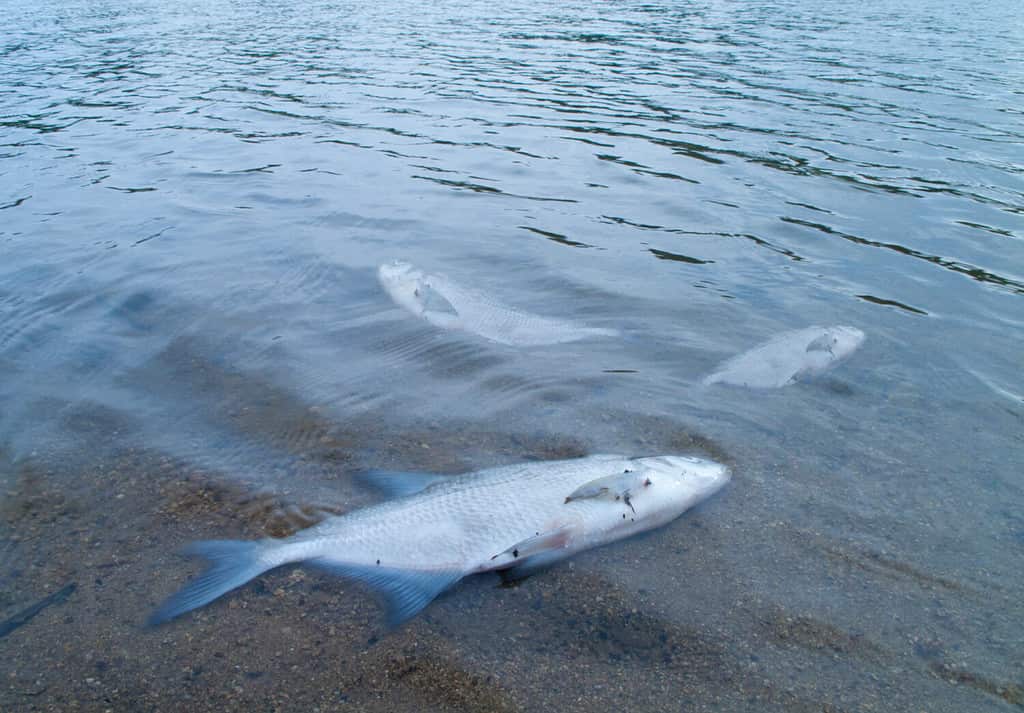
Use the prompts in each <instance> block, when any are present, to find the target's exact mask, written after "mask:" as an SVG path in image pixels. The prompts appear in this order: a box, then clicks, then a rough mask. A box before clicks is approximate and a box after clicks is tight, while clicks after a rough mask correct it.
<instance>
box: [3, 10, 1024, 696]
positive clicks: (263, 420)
mask: <svg viewBox="0 0 1024 713" xmlns="http://www.w3.org/2000/svg"><path fill="white" fill-rule="evenodd" d="M5 11H6V13H5V19H6V23H5V27H6V30H5V33H4V35H3V37H0V86H2V87H3V89H4V91H3V92H2V93H0V176H2V180H0V256H2V259H0V403H2V404H3V406H2V407H0V462H2V463H3V466H4V467H3V468H0V485H2V488H3V489H2V490H0V522H2V523H3V525H2V526H0V584H2V585H3V586H0V631H4V632H6V633H5V634H4V635H3V636H2V645H3V646H5V647H6V648H5V652H8V653H7V655H6V656H5V657H4V659H5V661H7V662H8V663H7V665H6V666H5V667H4V680H5V681H8V684H5V685H6V686H7V687H6V688H3V689H2V690H0V708H4V709H7V708H11V709H22V708H25V707H31V706H33V705H36V706H38V707H40V708H53V709H61V708H68V707H71V706H72V705H79V706H80V707H86V708H94V709H100V708H104V707H112V708H115V709H117V708H119V707H121V708H123V707H126V706H128V705H140V706H141V705H143V703H140V702H143V701H149V702H152V705H157V706H158V707H159V706H160V705H162V706H164V707H165V706H166V701H167V700H171V697H173V700H178V701H180V702H182V705H192V704H194V703H195V701H196V700H203V701H209V704H208V705H209V706H211V707H212V709H216V710H225V709H242V710H244V709H249V708H251V707H252V704H253V701H260V702H261V705H262V704H263V703H265V702H266V701H272V705H275V706H277V707H278V708H280V709H296V710H300V709H301V710H309V709H311V708H313V707H315V706H320V707H322V708H327V709H334V708H338V707H339V706H342V705H344V704H348V705H350V706H353V707H355V708H362V709H376V708H381V709H385V708H386V709H387V710H390V711H394V710H404V709H409V710H422V708H423V707H424V706H427V707H437V708H449V709H458V710H481V709H487V710H537V709H559V710H573V709H578V710H594V709H604V708H609V707H611V706H613V705H617V704H618V703H619V702H621V700H622V699H623V697H624V696H627V695H628V696H629V700H630V701H631V707H633V708H637V709H641V710H662V709H663V708H664V701H665V700H669V699H671V700H679V701H680V705H681V706H683V707H692V708H694V709H720V710H744V709H746V710H758V711H761V710H821V709H822V708H832V709H844V710H869V709H871V708H872V707H876V708H887V707H889V708H896V707H898V708H901V709H904V708H906V709H909V708H910V707H911V706H915V707H921V706H924V707H926V708H928V709H929V710H950V711H960V710H1005V709H1007V706H1010V707H1019V706H1021V705H1024V693H1022V690H1024V689H1022V682H1024V669H1022V668H1021V663H1020V662H1021V657H1020V655H1019V649H1020V645H1019V644H1020V642H1019V634H1018V631H1017V630H1018V628H1019V627H1018V625H1017V623H1018V622H1019V621H1020V618H1021V615H1022V614H1024V612H1022V611H1021V604H1020V602H1021V601H1024V598H1022V597H1021V594H1022V585H1024V582H1022V580H1021V577H1020V572H1021V571H1024V562H1022V558H1024V548H1022V543H1024V520H1022V518H1021V516H1020V515H1019V512H1020V510H1021V501H1022V498H1024V491H1022V489H1021V487H1020V484H1019V483H1018V482H1017V479H1016V477H1015V476H1016V473H1017V471H1019V467H1018V466H1019V463H1020V460H1021V440H1020V435H1019V434H1020V432H1021V430H1020V429H1021V423H1022V420H1024V407H1022V405H1021V399H1020V394H1024V383H1022V381H1021V372H1020V361H1021V360H1020V355H1021V354H1022V353H1024V338H1022V337H1024V322H1022V320H1021V318H1020V306H1019V302H1020V300H1021V295H1022V293H1024V232H1022V229H1021V225H1022V223H1021V215H1022V212H1024V209H1022V206H1024V171H1022V170H1021V168H1020V167H1021V166H1022V165H1024V148H1022V147H1024V112H1022V111H1021V109H1020V104H1021V98H1022V95H1021V90H1020V87H1021V86H1024V70H1022V67H1024V63H1022V62H1021V57H1020V52H1019V47H1021V46H1024V44H1022V41H1024V30H1022V26H1021V24H1020V22H1019V21H1018V20H1017V14H1018V12H1017V7H1016V6H1015V5H1014V3H1011V2H1006V1H998V2H994V3H989V4H987V5H985V6H984V7H978V8H972V11H971V12H970V13H966V14H965V13H960V12H958V11H956V10H954V9H952V8H950V7H947V6H946V5H944V4H941V3H937V2H931V1H930V0H926V1H925V2H921V3H912V4H907V3H900V2H896V0H880V1H879V2H876V3H873V4H869V5H857V6H848V7H847V6H842V7H840V6H828V7H822V6H820V4H813V3H806V2H776V3H749V2H744V3H738V2H731V1H726V2H693V3H686V4H682V5H680V4H677V3H668V2H660V3H659V2H627V3H616V4H607V3H596V2H590V1H589V0H588V1H584V0H574V1H573V2H569V3H563V4H559V5H558V6H557V7H552V6H548V5H541V4H536V3H526V4H523V3H521V2H520V3H508V2H499V3H487V4H484V3H472V2H471V3H451V2H440V3H429V4H426V5H416V6H415V7H413V6H412V5H410V4H408V3H404V2H384V3H376V4H366V3H358V2H348V3H337V2H316V1H310V2H299V3H268V2H263V1H262V0H244V1H242V2H236V3H231V4H222V3H210V2H206V1H205V0H196V1H194V2H187V3H178V4H171V5H168V4H166V3H156V2H147V1H144V2H141V3H135V4H127V5H126V4H123V3H112V2H101V3H98V4H97V3H84V2H73V3H71V4H68V3H64V4H61V5H57V4H54V3H50V2H45V1H44V2H42V3H26V2H22V1H20V0H16V1H15V2H13V3H8V5H7V6H6V7H5ZM393 260H406V261H408V262H411V263H412V264H415V265H416V266H418V267H420V268H422V269H423V270H424V271H425V272H427V273H430V274H440V275H445V276H447V277H448V278H450V280H451V281H452V283H453V284H457V285H464V286H467V287H470V288H475V289H477V290H481V291H484V292H485V293H486V294H487V295H488V297H489V298H491V299H493V300H494V302H495V303H496V304H500V305H510V306H515V308H516V309H517V310H522V312H523V313H527V314H533V315H545V316H550V317H554V318H557V319H559V320H565V321H566V322H570V323H573V324H579V325H586V326H588V327H592V328H596V329H599V330H601V331H602V334H601V335H600V338H595V339H587V340H584V341H579V342H573V343H565V344H551V345H532V346H526V347H523V346H522V345H520V346H518V347H517V346H515V345H509V344H501V343H496V342H495V341H494V340H487V339H482V338H480V336H479V334H478V333H474V332H473V330H462V331H450V330H445V329H438V328H436V327H435V326H434V325H432V324H429V323H427V322H424V321H422V320H418V319H416V318H414V317H413V316H411V315H409V314H408V313H407V312H405V311H404V310H402V309H401V308H399V307H398V306H396V305H395V304H394V303H393V302H392V301H391V300H390V299H389V297H388V296H387V294H385V292H384V291H383V290H382V289H381V287H380V285H379V284H378V282H377V279H376V269H377V267H378V266H379V265H381V264H385V263H388V262H390V261H393ZM813 324H849V325H853V326H855V327H857V328H858V329H861V330H863V331H864V332H865V334H866V335H867V337H868V338H867V340H866V342H865V344H864V346H863V347H862V348H861V349H860V350H859V351H858V352H857V353H856V354H855V355H853V356H852V357H851V358H850V359H849V360H847V361H846V362H844V363H843V364H841V365H839V366H838V367H836V369H835V370H834V371H831V372H830V373H829V375H828V377H827V378H824V379H820V380H818V381H815V382H811V383H806V384H803V383H802V384H796V385H794V386H791V387H788V388H787V389H783V390H779V391H772V392H765V393H756V394H755V393H751V392H749V391H746V390H744V389H726V388H722V389H716V390H714V391H708V390H705V389H702V388H700V386H699V384H698V382H699V380H700V378H701V377H702V376H704V375H706V374H708V373H710V372H711V371H712V370H713V369H714V368H715V366H716V365H717V364H719V363H721V362H722V361H724V360H725V359H727V358H729V357H731V356H734V355H736V354H738V353H740V352H742V351H743V350H745V349H747V348H748V347H750V346H751V345H754V344H758V343H761V342H764V341H766V340H768V339H769V338H771V337H772V336H773V335H776V334H779V333H781V332H785V331H788V330H794V329H800V328H804V327H807V326H809V325H813ZM600 451H604V452H609V451H610V452H628V453H634V454H638V455H640V454H649V453H656V452H680V451H693V452H698V453H704V454H706V455H710V456H712V457H716V458H719V459H724V460H727V461H728V462H730V464H731V465H732V467H733V470H734V472H735V478H734V482H733V484H732V485H731V486H730V488H729V489H728V490H727V491H726V492H725V493H723V496H722V497H721V498H719V499H718V500H717V501H716V502H714V503H710V504H709V505H708V506H707V508H706V509H704V510H702V511H700V512H697V513H694V514H692V515H690V516H687V517H685V518H683V519H682V520H681V521H680V522H678V523H676V524H675V525H673V526H671V527H670V528H667V529H665V530H663V531H661V532H657V533H654V534H652V535H650V536H648V537H644V538H640V539H637V540H633V541H630V542H628V543H624V544H622V545H619V546H615V547H612V548H607V549H605V550H600V551H597V552H593V553H589V554H587V555H585V556H583V557H581V558H579V560H578V561H575V562H573V563H572V566H571V567H570V566H563V567H559V568H556V569H555V570H553V571H551V572H548V573H545V574H544V575H541V576H538V577H534V578H531V579H529V580H527V581H526V582H524V583H522V584H520V585H519V586H518V587H515V588H509V589H496V588H494V587H493V586H492V585H493V582H489V581H488V580H482V581H470V582H467V583H465V584H464V585H462V586H460V587H459V588H457V589H456V590H455V591H454V592H452V593H451V594H450V595H449V596H447V597H444V598H442V599H441V600H440V601H439V602H437V603H436V605H435V606H434V607H433V608H432V609H431V610H429V611H428V612H426V615H425V616H424V618H423V619H422V621H417V622H414V623H413V624H412V625H410V627H409V628H408V629H404V630H402V631H400V632H396V633H393V634H391V635H388V636H382V632H381V631H380V630H379V628H375V619H374V612H375V609H374V605H373V603H372V601H371V600H370V599H368V598H366V597H365V596H362V594H360V593H359V591H358V590H357V589H356V588H354V587H350V586H349V585H348V584H345V583H339V582H336V581H333V580H329V579H322V578H319V576H314V575H312V574H311V573H305V572H304V571H303V570H293V571H290V572H289V571H285V572H283V573H280V574H278V575H274V578H273V579H271V580H270V581H269V582H268V583H266V584H264V585H259V586H253V587H251V588H249V589H246V590H244V591H243V592H241V593H240V594H239V595H238V597H237V598H236V599H234V600H233V602H234V603H233V604H228V603H226V604H224V606H219V607H218V606H214V607H211V608H210V610H209V611H208V612H204V613H202V614H201V615H199V616H197V617H196V618H195V619H192V620H186V621H183V622H180V623H179V624H178V625H176V626H175V627H173V628H168V629H165V630H160V631H158V632H156V633H152V632H150V633H140V632H139V630H138V625H139V622H141V620H142V619H143V618H144V615H145V612H146V611H148V610H149V609H150V608H151V607H152V606H153V604H155V603H156V600H158V599H159V598H160V596H162V594H164V593H166V592H167V591H170V590H171V589H173V588H174V585H175V584H176V583H178V582H180V581H181V579H182V576H183V573H184V572H185V570H186V568H187V567H188V566H189V565H188V563H186V562H184V561H182V560H180V559H177V558H175V557H173V556H172V555H171V554H170V553H171V551H172V550H173V549H174V548H175V547H177V546H178V545H180V544H181V543H183V542H185V541H188V540H192V539H197V538H207V537H228V538H234V537H259V536H263V535H281V534H285V533H288V532H291V531H294V529H295V528H298V527H302V526H305V525H308V524H309V523H311V522H314V521H315V520H317V519H318V518H320V517H322V516H323V514H324V513H328V512H341V511H344V510H347V509H349V508H352V507H357V506H360V505H364V504H366V503H368V502H370V499H371V497H370V495H369V494H367V493H365V492H363V491H362V490H361V489H360V488H358V487H357V485H356V484H354V483H353V482H352V480H351V474H352V473H353V472H355V471H357V470H359V469H362V468H369V467H378V468H396V469H419V468H422V469H434V470H438V471H442V472H462V471H466V470H472V469H475V468H480V467H486V466H490V465H495V464H497V463H505V462H514V461H519V460H523V459H524V458H559V457H568V456H571V455H578V454H583V453H588V452H600ZM26 612H31V616H28V615H26ZM880 612H884V615H882V614H880ZM5 622H6V623H5ZM261 625H263V626H261ZM3 627H7V628H3ZM325 632H329V633H325ZM496 633H497V634H498V636H497V637H496V636H495V634H496ZM157 637H159V643H158V645H155V646H154V643H157V642H156V641H155V638H157ZM496 639H497V640H500V641H502V642H505V643H504V644H503V645H502V646H500V647H495V645H494V641H495V640H496ZM56 651H62V652H63V654H62V655H60V656H59V661H60V666H58V667H56V668H55V666H54V660H55V658H54V657H55V656H57V654H54V653H53V652H56ZM100 651H106V652H109V653H104V654H103V655H102V656H101V655H100V654H99V653H97V652H100ZM58 672H59V673H58ZM567 672H568V673H567ZM185 700H189V701H190V702H189V703H188V704H185V703H184V701H185ZM129 701H131V704H129V703H128V702H129Z"/></svg>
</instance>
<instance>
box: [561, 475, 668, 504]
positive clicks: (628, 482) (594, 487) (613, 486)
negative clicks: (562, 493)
mask: <svg viewBox="0 0 1024 713" xmlns="http://www.w3.org/2000/svg"><path fill="white" fill-rule="evenodd" d="M650 484H651V481H650V480H648V479H647V478H646V477H644V475H643V474H642V473H638V472H636V471H633V470H626V471H623V472H622V473H616V474H614V475H605V476H603V477H600V478H595V479H594V480H591V481H589V482H587V483H584V484H583V485H581V486H580V487H578V488H576V489H575V490H574V491H572V492H571V493H570V494H569V495H568V496H567V497H566V498H565V502H567V503H571V502H573V501H574V500H586V499H588V498H602V499H607V500H624V499H626V498H628V497H629V496H630V494H631V493H632V494H634V495H635V494H636V492H637V491H639V490H641V489H643V488H645V487H647V486H649V485H650Z"/></svg>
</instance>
